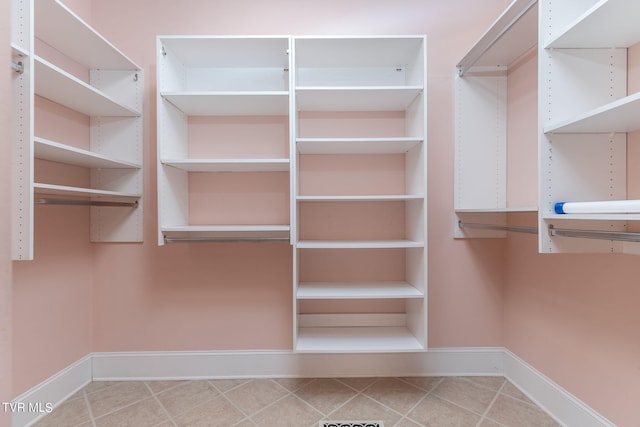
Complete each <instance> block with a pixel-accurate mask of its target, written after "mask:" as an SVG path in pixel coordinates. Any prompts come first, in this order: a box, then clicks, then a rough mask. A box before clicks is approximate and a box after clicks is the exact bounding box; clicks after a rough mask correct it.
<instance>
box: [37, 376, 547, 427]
mask: <svg viewBox="0 0 640 427" xmlns="http://www.w3.org/2000/svg"><path fill="white" fill-rule="evenodd" d="M323 420H327V421H330V420H332V421H348V420H352V421H353V420H360V421H364V420H371V421H382V422H383V423H384V426H385V427H393V426H395V427H415V426H437V427H445V426H481V427H498V426H517V427H526V426H535V427H540V426H558V425H559V424H558V423H556V422H555V421H554V420H553V419H552V418H551V417H550V416H549V415H547V414H546V413H545V412H544V411H543V410H541V409H540V408H539V407H537V406H536V405H535V404H533V403H532V402H531V401H530V400H529V399H528V398H527V397H526V396H525V395H524V394H522V393H521V392H520V391H519V390H518V389H517V388H516V387H515V386H514V385H513V384H511V383H510V382H509V381H506V380H505V379H504V378H503V377H412V378H316V379H234V380H209V381H204V380H201V381H122V382H93V383H91V384H89V385H87V386H86V387H85V388H84V389H82V390H80V391H79V392H78V393H76V394H75V395H74V396H72V397H71V398H69V399H68V400H67V401H65V402H64V403H62V404H61V405H60V406H59V407H57V408H56V409H55V410H54V411H53V412H52V413H50V414H49V415H47V416H46V417H44V418H43V419H42V420H40V421H39V422H38V423H36V424H35V425H36V426H38V427H44V426H55V427H66V426H82V427H103V426H118V427H120V426H135V427H143V426H158V427H171V426H173V427H176V426H223V427H231V426H236V427H256V426H265V427H287V426H291V427H317V426H318V425H319V422H320V421H323Z"/></svg>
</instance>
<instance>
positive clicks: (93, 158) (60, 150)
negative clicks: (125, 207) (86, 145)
mask: <svg viewBox="0 0 640 427" xmlns="http://www.w3.org/2000/svg"><path fill="white" fill-rule="evenodd" d="M33 145H34V151H35V154H34V155H35V157H36V158H37V159H42V160H49V161H52V162H59V163H65V164H69V165H74V166H81V167H85V168H109V169H140V168H141V167H142V166H141V165H140V164H136V163H131V162H125V161H123V160H117V159H112V158H110V157H107V156H103V155H101V154H98V153H94V152H91V151H88V150H83V149H80V148H76V147H72V146H70V145H65V144H61V143H59V142H55V141H49V140H47V139H44V138H38V137H36V138H34V144H33Z"/></svg>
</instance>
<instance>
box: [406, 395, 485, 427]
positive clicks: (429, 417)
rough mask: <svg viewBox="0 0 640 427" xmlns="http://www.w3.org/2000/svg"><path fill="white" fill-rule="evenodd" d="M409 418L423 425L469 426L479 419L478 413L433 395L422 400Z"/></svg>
mask: <svg viewBox="0 0 640 427" xmlns="http://www.w3.org/2000/svg"><path fill="white" fill-rule="evenodd" d="M409 418H411V419H412V420H414V421H416V422H417V423H418V424H419V425H421V426H424V427H469V426H475V425H476V424H477V423H478V421H480V416H479V415H477V414H474V413H472V412H470V411H467V410H466V409H463V408H461V407H459V406H456V405H454V404H453V403H450V402H447V401H445V400H442V399H440V398H439V397H437V396H434V395H429V396H427V397H426V398H425V399H424V400H422V401H421V402H420V403H419V404H418V406H416V408H415V409H414V410H413V411H411V412H410V413H409Z"/></svg>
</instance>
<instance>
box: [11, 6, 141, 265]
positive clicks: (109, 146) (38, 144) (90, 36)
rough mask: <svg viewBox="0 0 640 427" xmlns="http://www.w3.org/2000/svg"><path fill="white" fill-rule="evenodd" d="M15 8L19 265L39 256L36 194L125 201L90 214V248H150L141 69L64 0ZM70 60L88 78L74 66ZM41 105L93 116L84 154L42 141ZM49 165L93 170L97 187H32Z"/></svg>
mask: <svg viewBox="0 0 640 427" xmlns="http://www.w3.org/2000/svg"><path fill="white" fill-rule="evenodd" d="M11 6H12V17H11V22H12V32H11V34H12V42H11V43H12V47H13V54H14V55H13V56H14V57H13V61H14V63H19V64H20V65H21V68H22V72H21V73H16V74H14V82H13V85H14V88H13V105H14V111H13V116H12V121H13V125H14V126H13V127H14V131H13V136H12V146H13V158H14V162H13V164H14V170H13V188H14V194H13V211H14V215H13V236H12V244H13V258H14V259H16V260H29V259H33V256H34V254H33V238H34V236H33V221H34V197H40V196H55V198H56V199H55V200H54V201H52V204H64V203H65V202H69V204H78V199H80V200H81V201H84V202H85V203H84V204H89V205H90V204H91V201H100V202H105V201H107V202H116V204H117V203H118V202H123V203H125V204H124V205H123V206H122V207H114V206H108V207H106V206H97V205H96V206H92V207H91V237H90V238H91V241H94V242H139V241H142V221H143V212H142V203H141V202H142V191H143V184H142V177H143V175H142V98H143V81H142V71H141V68H140V67H139V66H138V65H136V64H135V63H134V62H133V61H131V60H130V59H129V58H128V57H127V56H126V55H124V54H123V53H122V52H121V51H120V50H118V49H117V48H116V47H115V46H113V45H112V44H111V43H109V42H108V41H107V40H106V39H105V38H104V37H102V36H101V35H100V34H98V33H97V32H96V31H95V30H94V29H93V28H91V27H90V26H89V25H88V24H87V23H86V22H84V21H83V20H82V19H80V18H79V17H78V16H77V15H76V14H74V13H73V11H71V10H70V9H69V8H67V7H66V6H65V5H64V4H63V3H62V2H60V1H58V0H38V1H35V2H34V1H32V0H31V1H30V0H12V4H11ZM40 50H43V53H44V55H46V56H49V57H50V58H53V59H50V58H44V57H43V55H42V54H41V52H39V51H40ZM51 52H55V54H53V55H52V53H51ZM71 62H73V63H75V64H79V66H80V67H82V68H83V70H84V71H85V72H86V76H87V78H86V79H83V78H81V77H78V76H77V75H75V74H72V73H71V72H69V71H68V70H67V69H66V68H67V66H68V64H69V63H71ZM74 67H75V66H74ZM74 73H77V69H74ZM39 98H43V99H46V100H48V101H50V102H53V103H55V104H57V105H58V106H59V108H60V109H69V110H73V111H75V112H78V113H80V114H83V115H85V116H88V117H89V118H90V119H89V122H90V128H89V129H88V132H87V134H88V135H89V137H88V140H87V141H86V144H85V146H84V147H78V146H77V145H78V143H77V142H74V143H70V142H69V143H68V142H67V141H52V140H51V139H50V138H47V137H46V135H35V132H34V129H35V124H36V104H37V100H38V99H39ZM54 114H55V113H54ZM38 128H39V129H40V131H41V132H44V133H48V131H47V129H44V130H43V128H42V126H38ZM36 159H38V161H36ZM41 160H44V161H51V162H56V163H59V164H64V165H71V166H79V167H83V168H87V169H89V170H90V176H91V178H90V181H91V183H90V186H89V187H84V186H77V187H76V186H69V185H58V184H56V183H52V182H42V183H36V182H34V181H35V179H34V176H35V173H36V172H37V169H38V164H39V163H38V162H39V161H41ZM67 198H68V199H69V200H66V199H67ZM53 202H55V203H53ZM43 209H44V208H43ZM46 209H49V208H46ZM39 214H40V213H39ZM41 214H43V215H45V214H46V211H45V210H43V211H42V213H41Z"/></svg>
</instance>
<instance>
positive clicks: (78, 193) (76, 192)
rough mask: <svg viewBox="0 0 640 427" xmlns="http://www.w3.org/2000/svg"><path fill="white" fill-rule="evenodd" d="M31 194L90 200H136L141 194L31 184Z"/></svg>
mask: <svg viewBox="0 0 640 427" xmlns="http://www.w3.org/2000/svg"><path fill="white" fill-rule="evenodd" d="M33 192H34V194H37V195H43V196H44V195H46V196H66V197H81V198H90V199H92V200H96V199H100V200H107V199H109V200H111V199H113V200H123V201H124V200H137V199H139V198H140V197H141V196H142V195H141V194H131V193H122V192H119V191H106V190H96V189H93V188H81V187H69V186H66V185H54V184H41V183H34V184H33Z"/></svg>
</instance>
